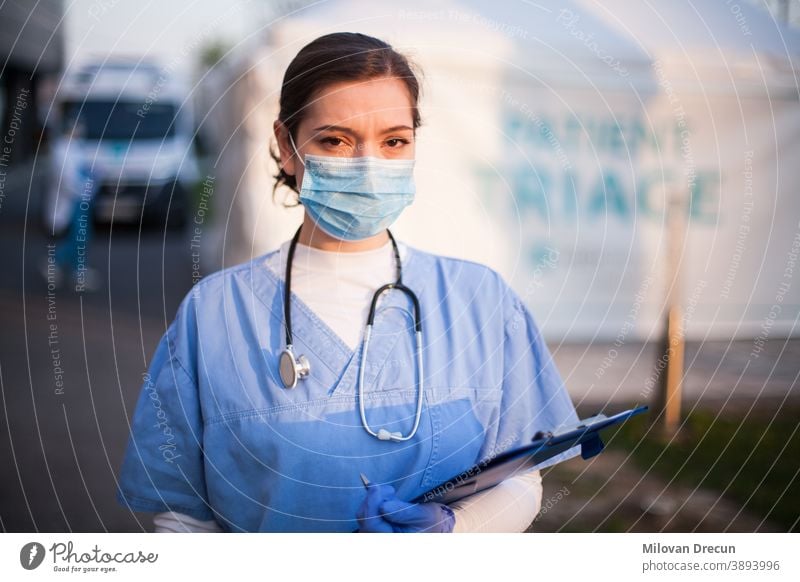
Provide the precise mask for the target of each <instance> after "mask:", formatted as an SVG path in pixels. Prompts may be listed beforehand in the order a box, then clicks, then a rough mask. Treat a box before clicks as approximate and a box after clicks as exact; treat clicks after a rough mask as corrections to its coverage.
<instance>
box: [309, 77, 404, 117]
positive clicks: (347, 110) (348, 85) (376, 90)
mask: <svg viewBox="0 0 800 582" xmlns="http://www.w3.org/2000/svg"><path fill="white" fill-rule="evenodd" d="M411 108H412V102H411V95H410V94H409V92H408V89H407V88H406V84H405V83H404V82H403V81H402V80H400V79H398V78H396V77H383V78H379V79H369V80H367V81H346V82H341V83H333V84H331V85H326V86H325V87H324V88H323V89H322V90H320V91H319V92H318V93H317V95H315V96H314V97H313V98H312V100H311V102H310V103H309V106H308V110H307V117H306V119H307V120H308V122H309V123H313V125H311V126H310V127H317V126H319V125H348V126H351V127H356V126H358V125H373V124H374V125H375V126H386V127H391V126H393V125H408V126H409V127H410V126H412V125H413V124H412V121H413V115H412V110H411ZM376 129H380V127H376Z"/></svg>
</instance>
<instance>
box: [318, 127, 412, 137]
mask: <svg viewBox="0 0 800 582" xmlns="http://www.w3.org/2000/svg"><path fill="white" fill-rule="evenodd" d="M404 129H405V130H409V131H414V128H413V127H409V126H407V125H393V126H392V127H388V128H386V129H384V130H383V131H382V132H381V133H382V134H384V133H391V132H393V131H401V130H404ZM312 131H341V132H342V133H349V134H351V135H356V132H355V131H353V130H352V129H350V128H349V127H344V126H342V125H320V126H319V127H315V128H314V129H313V130H312Z"/></svg>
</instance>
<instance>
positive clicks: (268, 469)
mask: <svg viewBox="0 0 800 582" xmlns="http://www.w3.org/2000/svg"><path fill="white" fill-rule="evenodd" d="M418 99H419V85H418V81H417V78H416V76H415V75H414V73H413V71H412V69H411V66H410V65H409V62H408V61H407V60H406V58H404V57H403V56H402V55H400V54H399V53H397V52H396V51H394V50H393V49H392V47H390V46H389V45H388V44H386V43H384V42H382V41H380V40H378V39H375V38H372V37H369V36H365V35H361V34H354V33H336V34H329V35H325V36H323V37H320V38H318V39H316V40H315V41H313V42H311V43H310V44H309V45H307V46H306V47H304V48H303V49H302V50H301V51H300V53H299V54H298V55H297V56H296V57H295V59H294V60H293V61H292V63H291V64H290V65H289V68H288V70H287V71H286V75H285V77H284V81H283V87H282V92H281V96H280V113H279V116H278V119H277V120H276V122H275V124H274V131H275V137H276V139H277V142H278V147H279V156H276V157H277V161H278V163H279V167H280V173H279V175H278V176H277V181H278V184H276V186H277V185H286V186H288V187H289V188H290V189H292V190H294V191H295V192H298V193H299V201H300V203H302V204H303V207H304V210H305V214H304V218H303V223H302V225H301V226H300V228H299V229H298V231H297V233H296V234H295V236H294V237H293V238H292V240H290V241H286V242H285V243H284V244H283V245H281V247H280V248H279V249H276V250H274V251H272V252H269V253H267V254H266V255H264V256H260V257H257V258H256V259H253V260H252V261H250V262H247V263H244V264H241V265H238V266H235V267H232V268H229V269H226V270H224V271H221V272H218V273H215V274H213V275H211V276H209V277H207V278H205V279H203V280H202V281H201V282H199V283H198V284H197V285H196V286H195V287H194V288H193V289H192V291H191V292H190V293H189V294H188V295H187V296H186V298H185V299H184V301H183V302H182V304H181V306H180V308H179V309H178V313H177V316H176V318H175V320H174V322H173V323H172V325H171V326H170V327H169V329H168V330H167V332H166V334H165V335H164V337H163V338H162V340H161V343H160V344H159V346H158V348H157V349H156V352H155V355H154V357H153V360H152V362H151V365H150V370H149V372H148V374H147V375H146V377H145V382H144V386H143V390H142V394H141V396H140V399H139V402H138V405H137V409H136V412H135V415H134V419H133V427H132V435H131V440H130V443H129V445H128V452H127V456H126V458H125V461H124V464H123V467H122V474H121V483H120V493H119V495H118V497H119V501H120V502H121V503H122V504H124V505H126V506H129V507H131V508H132V509H135V510H141V511H153V512H158V515H157V516H156V519H155V522H156V530H157V531H186V530H189V531H219V530H223V531H345V532H349V531H353V530H355V529H358V531H361V532H371V531H387V532H389V531H395V532H400V531H435V532H452V531H456V532H458V531H524V530H525V529H526V528H527V526H528V525H530V523H531V521H532V520H533V518H534V517H535V515H536V513H537V512H538V510H539V507H540V503H541V492H542V488H541V477H540V474H539V470H538V469H539V468H542V467H544V466H547V465H550V464H553V463H556V462H558V461H561V460H564V459H566V458H568V457H571V456H574V455H575V454H577V453H578V449H577V448H575V449H570V450H569V451H566V452H564V453H562V454H561V455H559V456H558V457H555V458H553V459H551V460H549V461H548V462H546V463H543V464H542V465H540V466H539V467H538V468H537V469H536V470H533V471H529V472H528V473H525V474H521V475H518V476H515V477H513V478H511V479H507V480H506V481H504V482H502V483H501V484H500V485H498V486H496V487H494V488H492V489H490V490H487V491H483V492H481V493H479V494H476V495H473V496H471V497H469V498H467V499H464V500H462V501H460V502H457V503H454V504H452V505H451V506H449V507H448V506H446V505H443V504H439V503H435V502H429V503H423V504H410V503H407V502H408V500H411V499H414V498H415V497H417V496H418V495H421V494H422V493H424V492H425V491H428V490H430V489H431V488H433V487H434V486H436V485H438V484H440V483H442V482H443V481H446V480H447V479H449V478H450V477H452V476H454V475H456V474H457V473H459V472H461V471H464V470H466V469H468V468H469V467H471V466H473V465H474V464H476V463H477V462H479V461H481V460H483V459H486V458H488V457H491V456H493V455H496V454H497V453H499V452H500V451H503V450H506V449H509V448H512V447H516V446H520V445H522V444H525V443H527V442H530V440H531V438H532V436H533V434H534V433H536V432H537V431H539V430H552V429H554V428H556V427H557V426H560V425H562V424H566V423H574V422H576V421H577V417H576V415H575V410H574V407H573V405H572V402H571V400H570V398H569V396H568V394H567V392H566V390H565V389H564V387H563V384H562V381H561V378H560V377H559V374H558V372H557V370H556V368H555V367H554V365H553V362H552V360H551V357H550V354H549V352H548V350H547V347H546V346H545V344H544V341H543V340H542V338H541V336H540V334H539V331H538V329H537V327H536V324H535V323H534V320H533V318H532V316H531V315H530V313H529V312H528V311H527V310H526V308H525V306H524V305H523V303H522V301H521V300H520V298H519V297H518V296H517V295H516V294H515V293H514V292H513V291H512V290H511V289H510V288H509V287H508V286H507V285H506V284H505V283H504V282H503V280H502V279H501V277H500V276H499V275H498V274H497V273H495V272H494V271H492V270H491V269H489V268H487V267H485V266H482V265H479V264H476V263H473V262H470V261H464V260H457V259H453V258H446V257H441V256H436V255H432V254H429V253H426V252H423V251H421V250H419V249H416V248H413V247H411V246H409V245H407V244H404V243H402V242H399V243H398V242H396V241H395V239H394V238H393V237H392V236H391V234H390V232H389V231H388V227H389V226H390V225H391V224H392V223H393V222H394V221H395V220H396V219H397V217H398V216H399V215H400V213H401V212H402V210H403V208H404V207H406V206H407V205H408V204H410V203H411V202H412V200H413V197H414V193H415V192H414V190H415V189H414V182H413V173H412V171H413V164H414V139H415V136H416V130H417V128H418V127H419V125H420V115H419V111H418V107H417V105H418ZM445 219H446V217H445ZM287 263H288V266H289V269H288V270H287ZM387 283H401V284H402V285H403V286H402V287H401V286H400V285H396V286H395V287H394V288H392V289H390V290H388V291H387V292H386V293H382V294H379V299H378V300H377V305H376V309H375V317H374V321H373V322H372V323H373V325H372V326H371V327H369V331H368V332H365V331H364V330H365V324H366V323H367V321H368V314H369V312H370V307H371V305H372V300H373V294H375V293H376V291H377V290H378V289H379V288H381V287H382V286H383V285H385V284H387ZM409 291H410V292H409ZM417 309H418V310H419V311H418V312H417ZM415 314H416V315H418V319H415ZM417 321H418V322H419V324H420V327H421V333H416V332H417V330H416V323H417ZM367 348H368V349H367ZM420 364H421V365H420ZM362 473H363V474H365V475H366V478H367V479H368V480H369V482H370V484H369V485H367V487H366V489H365V483H362V480H361V479H360V474H362Z"/></svg>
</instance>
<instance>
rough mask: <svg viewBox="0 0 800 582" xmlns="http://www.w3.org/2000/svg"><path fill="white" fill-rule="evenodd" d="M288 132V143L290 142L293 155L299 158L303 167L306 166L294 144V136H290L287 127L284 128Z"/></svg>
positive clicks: (290, 133)
mask: <svg viewBox="0 0 800 582" xmlns="http://www.w3.org/2000/svg"><path fill="white" fill-rule="evenodd" d="M286 131H287V132H288V133H289V143H291V144H292V149H293V150H294V155H295V156H297V159H298V160H300V163H301V164H303V167H304V168H305V167H306V163H305V162H304V161H303V158H302V157H300V152H298V151H297V146H296V145H294V138H293V137H292V132H291V131H289V130H288V129H287V130H286Z"/></svg>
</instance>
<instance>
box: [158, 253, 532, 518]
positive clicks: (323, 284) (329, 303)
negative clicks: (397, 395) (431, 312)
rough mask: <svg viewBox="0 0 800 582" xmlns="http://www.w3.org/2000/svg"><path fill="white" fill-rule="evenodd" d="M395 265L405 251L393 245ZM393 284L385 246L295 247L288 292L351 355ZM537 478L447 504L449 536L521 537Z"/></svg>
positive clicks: (275, 261) (279, 268) (514, 480)
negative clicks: (384, 289)
mask: <svg viewBox="0 0 800 582" xmlns="http://www.w3.org/2000/svg"><path fill="white" fill-rule="evenodd" d="M290 242H291V241H286V242H285V243H283V244H282V245H281V247H280V249H279V252H278V253H275V254H274V255H273V256H272V257H270V259H269V260H268V261H266V263H265V266H266V267H267V268H269V269H271V270H272V271H273V272H275V273H276V274H277V275H278V276H279V277H280V278H281V279H283V278H284V277H285V275H286V259H287V256H288V252H289V243H290ZM397 248H398V251H399V252H400V261H401V263H403V264H405V261H406V257H407V255H408V248H407V247H406V245H405V244H403V243H401V242H399V241H398V243H397ZM396 279H397V266H396V264H395V257H394V249H393V248H392V243H391V241H386V244H384V245H383V246H381V247H379V248H376V249H372V250H368V251H359V252H337V251H324V250H321V249H318V248H314V247H310V246H307V245H304V244H301V243H298V244H297V246H296V247H295V252H294V260H293V261H292V292H293V293H294V294H295V295H297V296H298V297H299V298H300V299H301V300H302V301H303V302H304V303H305V304H306V305H308V307H309V308H310V309H311V310H312V311H313V312H314V313H315V314H316V315H317V316H318V317H319V318H320V319H321V320H322V321H324V322H325V323H326V324H327V325H328V326H329V327H330V328H331V329H332V330H333V331H334V332H335V333H336V334H337V335H338V336H339V337H340V338H341V339H342V340H343V341H344V343H345V344H347V345H348V346H349V347H350V349H353V350H355V348H356V347H358V344H359V343H360V341H361V334H362V333H363V331H364V326H365V325H366V322H367V314H368V312H369V305H370V302H371V300H372V296H373V294H374V293H375V290H376V289H378V287H380V286H381V285H384V284H386V283H389V282H391V281H395V280H396ZM541 501H542V477H541V475H540V473H539V471H538V470H534V471H528V472H527V473H521V474H519V475H516V476H514V477H511V478H509V479H506V480H505V481H503V482H502V483H500V484H499V485H497V486H495V487H492V488H491V489H488V490H486V491H481V492H480V493H476V494H474V495H470V496H469V497H467V498H465V499H462V500H460V501H456V502H455V503H451V504H450V507H451V508H452V509H453V513H454V514H455V518H456V521H455V529H454V530H453V531H454V532H455V533H461V532H483V533H489V532H522V531H525V529H527V527H528V526H529V525H530V524H531V522H532V521H533V519H534V518H535V517H536V514H537V513H539V509H540V507H541ZM153 522H154V524H155V531H156V532H218V531H221V530H220V527H219V524H217V522H216V521H214V520H210V521H201V520H198V519H196V518H193V517H190V516H188V515H184V514H181V513H176V512H172V511H170V512H165V513H158V514H156V516H155V517H154V519H153Z"/></svg>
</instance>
